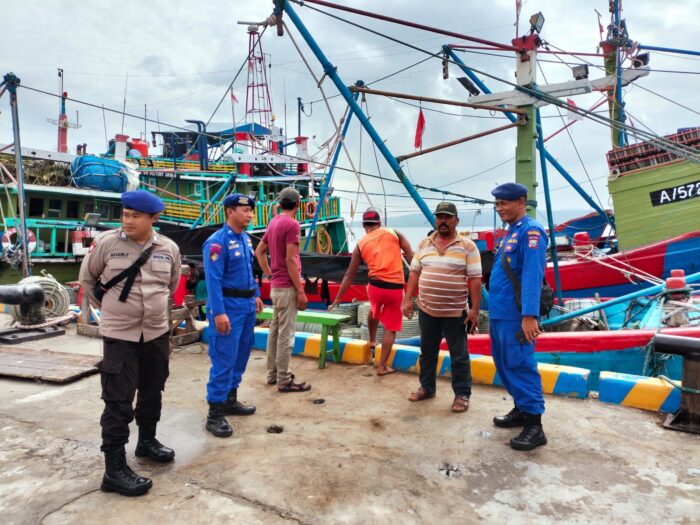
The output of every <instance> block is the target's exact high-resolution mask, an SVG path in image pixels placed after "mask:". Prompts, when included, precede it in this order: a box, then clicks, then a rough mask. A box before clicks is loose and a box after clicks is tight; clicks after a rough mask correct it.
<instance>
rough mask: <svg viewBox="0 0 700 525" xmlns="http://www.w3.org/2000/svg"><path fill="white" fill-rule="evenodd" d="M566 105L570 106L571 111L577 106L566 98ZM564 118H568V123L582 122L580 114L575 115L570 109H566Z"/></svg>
mask: <svg viewBox="0 0 700 525" xmlns="http://www.w3.org/2000/svg"><path fill="white" fill-rule="evenodd" d="M566 103H567V104H568V105H569V106H571V108H573V109H577V107H578V106H576V102H574V101H573V100H572V99H570V98H567V99H566ZM566 116H567V117H568V118H569V122H577V121H579V120H583V115H581V114H580V113H576V112H575V111H573V110H572V109H568V110H567V111H566Z"/></svg>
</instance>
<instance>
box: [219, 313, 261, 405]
mask: <svg viewBox="0 0 700 525" xmlns="http://www.w3.org/2000/svg"><path fill="white" fill-rule="evenodd" d="M227 315H228V318H229V321H230V323H231V332H230V333H229V335H221V334H219V333H218V332H217V331H216V328H215V327H212V328H210V335H209V358H210V359H211V370H210V371H209V382H208V383H207V401H208V402H209V403H223V402H224V401H226V396H228V393H229V392H230V391H231V389H233V388H238V386H239V385H240V384H241V379H242V378H243V373H244V372H245V369H246V366H247V365H248V358H249V357H250V350H251V349H252V348H253V337H254V333H253V330H254V329H255V311H254V310H253V311H252V312H249V313H240V312H235V313H234V312H227ZM212 325H213V323H212Z"/></svg>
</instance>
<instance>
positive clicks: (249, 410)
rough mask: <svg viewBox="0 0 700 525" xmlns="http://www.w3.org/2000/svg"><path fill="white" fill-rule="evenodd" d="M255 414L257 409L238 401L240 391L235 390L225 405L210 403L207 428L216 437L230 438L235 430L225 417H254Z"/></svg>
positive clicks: (229, 394) (229, 395) (231, 392)
mask: <svg viewBox="0 0 700 525" xmlns="http://www.w3.org/2000/svg"><path fill="white" fill-rule="evenodd" d="M253 414H255V407H254V406H246V405H244V404H243V403H241V402H240V401H238V389H237V388H234V389H233V390H231V391H230V392H229V393H228V396H227V397H226V401H224V402H223V403H209V414H207V425H206V428H207V430H208V431H209V432H211V433H212V435H214V436H216V437H230V436H231V435H232V434H233V428H231V425H229V424H228V421H226V418H225V417H224V416H252V415H253Z"/></svg>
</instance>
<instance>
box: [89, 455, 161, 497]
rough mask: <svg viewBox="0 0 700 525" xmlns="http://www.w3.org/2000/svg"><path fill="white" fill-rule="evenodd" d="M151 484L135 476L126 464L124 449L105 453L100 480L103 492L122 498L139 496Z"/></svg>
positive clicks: (151, 484) (141, 477) (151, 483)
mask: <svg viewBox="0 0 700 525" xmlns="http://www.w3.org/2000/svg"><path fill="white" fill-rule="evenodd" d="M152 486H153V482H152V481H151V480H150V479H148V478H144V477H143V476H139V475H138V474H135V473H134V471H133V470H131V469H130V468H129V466H128V465H127V464H126V452H124V448H120V449H118V450H111V451H109V452H105V474H104V477H103V478H102V486H101V487H100V489H101V490H102V491H103V492H117V493H119V494H121V495H122V496H140V495H142V494H145V493H146V492H148V490H149V489H150V488H151V487H152Z"/></svg>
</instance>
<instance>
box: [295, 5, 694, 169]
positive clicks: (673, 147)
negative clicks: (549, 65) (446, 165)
mask: <svg viewBox="0 0 700 525" xmlns="http://www.w3.org/2000/svg"><path fill="white" fill-rule="evenodd" d="M289 1H290V2H293V3H296V4H299V5H300V6H302V7H306V8H308V9H311V10H312V11H317V12H319V13H321V14H324V15H326V16H328V17H330V18H334V19H336V20H339V21H341V22H344V23H346V24H348V25H351V26H354V27H357V28H359V29H362V30H363V31H367V32H369V33H372V34H375V35H377V36H380V37H382V38H385V39H387V40H390V41H392V42H396V43H398V44H401V45H404V46H406V47H409V48H411V49H414V50H416V51H419V52H421V53H424V54H427V55H430V56H432V57H434V58H437V59H439V60H441V61H446V62H450V63H452V64H455V65H458V64H456V63H455V62H454V61H453V60H451V59H449V58H447V57H444V56H443V55H442V54H438V53H432V52H430V51H427V50H425V49H422V48H420V47H418V46H414V45H413V44H409V43H408V42H404V41H402V40H400V39H397V38H394V37H391V36H389V35H386V34H384V33H382V32H379V31H375V30H373V29H370V28H368V27H366V26H363V25H361V24H356V23H354V22H351V21H350V20H346V19H344V18H342V17H339V16H337V15H334V14H332V13H328V12H326V11H323V10H322V9H318V8H316V7H313V6H311V5H308V4H309V3H318V4H322V5H327V6H329V7H333V8H337V9H340V10H344V11H350V12H353V13H356V14H362V15H364V16H369V17H372V18H379V19H381V20H385V21H389V22H393V23H397V24H400V25H408V26H409V27H417V28H419V29H424V30H426V31H432V32H436V33H440V34H449V35H450V36H456V37H457V38H463V37H464V38H465V39H466V40H474V38H473V37H468V36H467V35H459V34H457V33H453V32H446V31H442V30H435V29H434V28H428V27H427V26H422V25H421V24H415V23H413V22H406V21H401V20H397V19H395V18H391V17H385V16H383V15H377V14H375V13H368V12H365V11H361V10H357V9H353V8H349V7H345V6H340V5H337V4H331V3H329V2H322V0H309V2H302V1H300V0H289ZM497 46H498V47H501V48H503V47H509V46H502V45H500V44H498V45H497ZM470 69H471V70H472V71H474V72H476V73H479V74H481V75H484V76H486V77H488V78H491V79H494V80H496V81H498V82H502V83H504V84H507V85H509V86H511V87H513V88H514V89H516V90H518V91H520V92H522V93H525V94H527V95H530V96H532V97H534V98H536V99H538V100H542V101H544V102H547V103H549V104H552V105H555V106H559V107H561V108H564V109H567V110H569V111H572V112H573V113H577V114H579V115H582V116H583V117H585V118H588V119H589V120H593V121H595V122H597V123H599V124H602V125H604V126H606V127H612V128H615V129H617V130H619V131H625V132H628V133H634V132H636V133H637V134H639V135H643V136H645V137H647V139H648V141H649V142H650V143H652V144H654V145H656V146H657V147H659V148H661V149H663V150H665V151H668V152H671V153H674V154H676V155H677V156H678V157H681V158H683V159H685V160H688V161H690V162H693V163H694V164H700V154H699V153H698V150H697V149H694V148H689V147H686V146H683V145H681V144H678V143H675V142H673V141H671V140H668V139H665V138H664V137H661V136H659V135H656V134H654V133H649V132H646V131H641V130H635V129H634V128H632V127H631V126H628V125H627V124H624V123H622V122H618V121H615V120H613V119H610V118H608V117H603V116H601V115H597V114H595V113H593V112H591V111H587V110H584V109H582V108H579V107H576V106H571V105H570V104H568V103H566V102H564V101H562V100H559V99H558V98H556V97H553V96H551V95H548V94H546V93H543V92H541V91H539V90H538V89H536V88H528V87H524V86H518V85H517V84H515V83H514V82H511V81H509V80H506V79H504V78H501V77H498V76H496V75H493V74H491V73H488V72H486V71H483V70H479V69H476V68H473V67H471V66H470Z"/></svg>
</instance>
